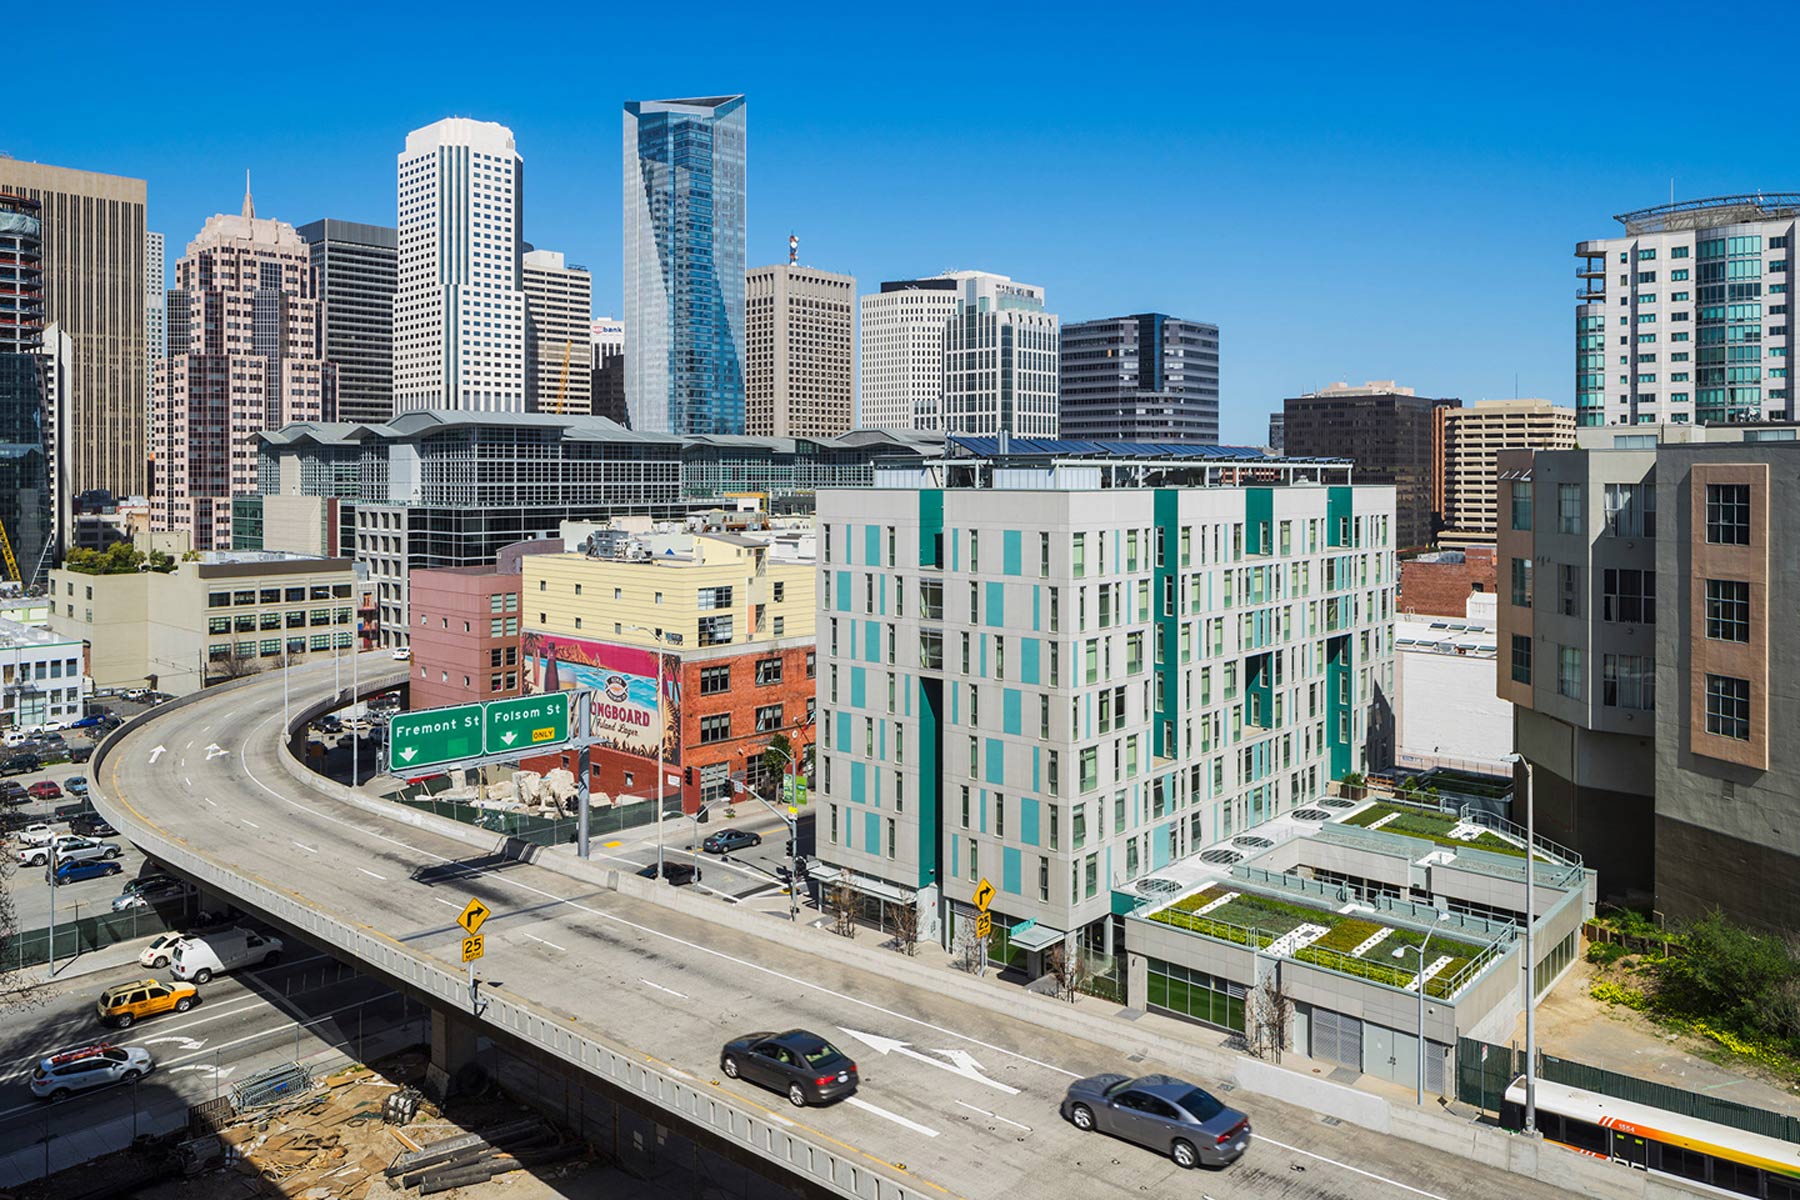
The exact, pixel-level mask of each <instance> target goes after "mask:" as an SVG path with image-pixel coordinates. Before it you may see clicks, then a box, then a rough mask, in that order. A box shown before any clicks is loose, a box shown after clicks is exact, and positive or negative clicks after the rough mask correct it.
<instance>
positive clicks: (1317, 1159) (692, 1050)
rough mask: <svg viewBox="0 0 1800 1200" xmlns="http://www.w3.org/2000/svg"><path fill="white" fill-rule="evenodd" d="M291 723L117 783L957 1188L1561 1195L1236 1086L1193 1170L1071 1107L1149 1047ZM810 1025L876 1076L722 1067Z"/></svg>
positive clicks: (205, 721) (826, 1131) (278, 869)
mask: <svg viewBox="0 0 1800 1200" xmlns="http://www.w3.org/2000/svg"><path fill="white" fill-rule="evenodd" d="M330 676H331V673H330V668H329V665H326V667H325V669H324V671H323V674H322V675H321V673H320V672H319V670H318V668H317V667H316V666H314V667H302V668H299V669H297V670H296V671H295V672H294V681H293V683H294V688H295V691H296V694H299V693H300V692H302V691H306V692H311V691H317V692H320V693H323V692H324V691H325V690H326V689H327V688H328V687H329V682H330ZM280 715H281V683H280V680H279V679H278V678H273V677H272V678H270V679H268V680H266V681H258V682H257V683H254V684H251V685H249V686H248V687H247V688H245V689H243V690H239V691H236V692H235V693H233V694H231V695H230V696H229V697H221V698H220V700H219V701H218V702H216V703H209V704H205V705H202V706H198V707H192V708H189V709H187V710H185V711H183V712H182V713H180V714H179V715H178V716H177V717H175V718H174V719H172V720H165V721H155V722H152V723H151V724H150V725H148V726H147V727H145V728H143V729H141V730H138V731H136V732H134V733H133V734H131V735H130V736H128V737H126V738H125V739H123V740H122V742H121V743H120V744H119V745H118V746H117V747H116V749H115V750H114V752H113V753H112V755H111V757H110V758H109V759H108V761H107V764H106V771H107V776H106V778H105V779H104V781H103V782H104V784H105V787H106V790H107V792H108V794H109V796H111V797H112V798H113V799H114V800H119V801H123V802H125V803H127V804H129V805H130V807H131V809H132V810H133V811H134V812H135V813H136V814H138V816H139V817H140V818H142V819H145V820H149V821H151V822H153V823H154V824H156V825H158V826H160V827H161V828H162V829H164V830H165V831H167V832H168V833H171V834H174V835H175V836H178V837H181V838H182V839H184V840H186V841H187V842H188V843H189V844H190V845H192V846H194V847H196V848H198V849H200V850H202V851H203V852H205V853H208V854H210V855H211V856H212V857H213V858H215V859H216V860H217V861H219V862H220V863H222V864H229V866H230V869H232V870H234V871H236V872H237V873H239V874H240V875H244V876H248V877H254V878H256V879H258V880H261V881H262V882H264V883H265V884H267V885H269V886H272V887H279V888H282V889H286V890H288V891H290V892H291V893H293V894H295V895H298V896H301V897H304V898H305V899H306V900H307V901H308V902H310V903H312V904H314V905H316V906H317V907H319V908H320V909H322V910H325V911H328V912H331V913H333V914H334V915H336V916H338V917H339V918H341V919H344V920H347V921H351V922H358V923H363V924H367V925H372V926H376V927H378V928H379V929H381V930H382V931H383V932H385V933H387V934H388V935H390V936H392V937H394V938H396V939H398V940H400V941H402V942H404V943H408V944H410V945H411V946H412V947H413V948H414V949H415V950H416V951H417V952H418V953H420V954H421V955H425V956H429V957H432V958H434V959H436V960H438V961H439V962H440V963H441V964H443V965H445V966H448V967H452V968H455V967H457V966H458V965H459V956H458V950H459V940H458V939H459V934H460V931H459V930H458V929H457V928H456V926H455V925H454V924H453V922H454V919H455V917H456V915H457V912H458V911H459V910H460V909H461V908H462V907H463V905H464V903H465V902H466V901H467V900H468V899H469V897H471V896H475V897H479V898H480V899H481V900H482V901H483V902H484V903H486V904H487V905H488V906H490V907H491V908H492V909H493V911H494V916H493V917H492V918H491V919H490V920H489V921H488V923H487V925H486V927H485V928H484V930H483V933H484V935H485V936H486V940H487V957H486V958H484V959H483V960H482V964H481V966H482V968H483V970H482V972H481V974H482V976H483V978H484V980H485V981H486V983H485V986H489V987H504V988H505V989H507V991H508V994H510V995H513V996H516V997H519V998H522V999H528V1000H529V1001H531V1002H532V1003H534V1004H536V1005H538V1006H539V1007H541V1008H542V1009H544V1010H546V1011H550V1012H554V1013H556V1014H557V1015H558V1017H559V1019H561V1020H563V1021H565V1022H567V1023H568V1024H570V1025H572V1026H575V1027H579V1028H581V1029H583V1030H585V1031H588V1032H591V1033H593V1034H595V1035H597V1036H600V1037H603V1038H605V1039H608V1040H610V1041H611V1042H613V1043H614V1044H616V1045H620V1046H628V1047H633V1048H635V1049H637V1050H639V1051H641V1052H643V1053H645V1054H647V1055H651V1056H654V1057H655V1058H656V1059H659V1060H661V1061H662V1062H664V1063H667V1064H669V1065H671V1066H673V1067H674V1068H676V1069H677V1070H680V1071H683V1072H686V1073H687V1074H688V1075H690V1076H691V1077H693V1078H695V1079H697V1080H699V1081H702V1082H708V1081H714V1080H718V1082H717V1083H715V1084H713V1086H717V1087H719V1088H721V1089H722V1090H725V1091H728V1092H730V1093H731V1094H733V1096H734V1097H735V1098H736V1099H737V1100H738V1101H739V1102H741V1103H747V1104H756V1105H760V1106H762V1107H763V1108H765V1109H766V1110H767V1111H768V1112H769V1113H770V1114H772V1119H777V1120H780V1121H783V1122H790V1123H792V1124H793V1125H795V1126H801V1127H804V1128H806V1129H808V1130H810V1131H812V1133H813V1135H814V1136H817V1137H819V1138H822V1139H828V1140H830V1141H832V1142H835V1143H838V1144H840V1145H848V1146H853V1147H856V1148H858V1149H860V1150H862V1151H863V1152H865V1153H867V1154H869V1155H870V1156H872V1157H874V1158H877V1159H879V1160H881V1161H883V1162H886V1163H890V1164H904V1170H905V1171H906V1172H907V1173H908V1174H910V1175H911V1176H913V1177H915V1178H916V1179H918V1180H922V1181H927V1182H929V1183H930V1184H932V1185H935V1186H937V1187H940V1188H942V1189H944V1190H945V1191H946V1192H947V1193H948V1194H949V1195H951V1196H962V1197H968V1198H971V1200H988V1198H990V1197H992V1198H996V1200H998V1198H1002V1197H1005V1198H1009V1200H1010V1198H1011V1197H1015V1196H1021V1195H1030V1196H1037V1197H1063V1196H1079V1197H1081V1198H1082V1200H1099V1198H1104V1197H1125V1196H1132V1197H1141V1196H1143V1195H1144V1194H1146V1193H1148V1194H1150V1195H1177V1194H1179V1195H1206V1196H1210V1197H1213V1200H1234V1198H1238V1197H1285V1198H1299V1197H1307V1198H1317V1200H1325V1198H1358V1200H1362V1198H1368V1200H1373V1198H1375V1197H1381V1198H1388V1197H1394V1196H1415V1197H1420V1196H1422V1197H1427V1198H1433V1197H1435V1198H1437V1200H1451V1198H1456V1200H1461V1198H1463V1197H1471V1196H1494V1197H1502V1196H1504V1197H1510V1198H1513V1200H1538V1198H1540V1197H1542V1198H1545V1200H1548V1198H1549V1197H1553V1196H1561V1195H1564V1194H1565V1193H1564V1192H1562V1191H1561V1190H1560V1189H1557V1188H1552V1187H1549V1186H1547V1185H1544V1184H1540V1183H1537V1182H1535V1181H1532V1180H1529V1179H1525V1178H1521V1177H1518V1176H1514V1175H1511V1174H1508V1173H1506V1172H1502V1171H1498V1170H1493V1169H1490V1168H1485V1167H1482V1166H1479V1165H1477V1164H1475V1163H1473V1162H1472V1161H1470V1160H1467V1159H1463V1158H1456V1157H1450V1156H1447V1155H1442V1154H1437V1153H1434V1152H1431V1151H1428V1150H1426V1149H1424V1148H1423V1147H1421V1146H1419V1145H1417V1144H1415V1143H1411V1142H1408V1141H1405V1140H1403V1139H1398V1138H1387V1137H1381V1136H1378V1135H1375V1134H1372V1133H1370V1132H1368V1131H1366V1130H1362V1129H1359V1128H1356V1127H1353V1126H1350V1125H1347V1124H1327V1123H1324V1122H1322V1121H1321V1120H1320V1119H1319V1118H1318V1117H1317V1116H1316V1115H1315V1114H1313V1113H1311V1112H1309V1111H1306V1110H1303V1109H1300V1108H1296V1107H1292V1106H1289V1105H1285V1104H1281V1103H1278V1102H1275V1101H1272V1100H1268V1099H1265V1098H1262V1097H1258V1096H1249V1095H1243V1094H1239V1093H1236V1092H1231V1093H1229V1094H1227V1095H1226V1097H1225V1098H1226V1099H1227V1100H1228V1101H1229V1102H1233V1103H1236V1104H1238V1105H1240V1106H1241V1107H1243V1108H1245V1109H1246V1110H1247V1111H1248V1112H1249V1113H1250V1116H1251V1118H1252V1120H1253V1122H1254V1123H1255V1128H1256V1136H1257V1141H1256V1144H1255V1145H1254V1146H1253V1147H1252V1148H1251V1151H1250V1153H1249V1154H1248V1155H1247V1156H1246V1157H1245V1158H1244V1159H1243V1160H1242V1161H1240V1162H1239V1163H1237V1164H1236V1165H1234V1166H1232V1167H1230V1168H1227V1169H1225V1170H1224V1171H1221V1172H1217V1173H1207V1174H1205V1175H1203V1176H1201V1177H1198V1178H1193V1177H1188V1176H1187V1175H1185V1174H1184V1173H1183V1172H1181V1171H1180V1170H1178V1169H1177V1168H1176V1167H1175V1166H1174V1165H1173V1164H1172V1163H1170V1162H1169V1161H1168V1159H1167V1158H1164V1157H1160V1156H1157V1155H1154V1154H1151V1153H1150V1152H1148V1151H1144V1150H1140V1149H1137V1148H1135V1147H1132V1146H1129V1145H1125V1144H1123V1143H1119V1142H1116V1141H1112V1140H1109V1139H1106V1138H1104V1137H1101V1136H1099V1135H1084V1134H1081V1133H1079V1132H1077V1131H1076V1130H1075V1129H1073V1128H1072V1127H1071V1126H1069V1125H1067V1124H1066V1123H1064V1122H1063V1121H1062V1120H1061V1119H1060V1118H1059V1116H1058V1112H1057V1108H1058V1104H1059V1102H1060V1100H1061V1098H1062V1095H1063V1092H1064V1090H1065V1089H1066V1087H1067V1086H1068V1083H1069V1082H1070V1081H1071V1080H1073V1079H1075V1078H1078V1077H1080V1076H1083V1075H1089V1074H1095V1073H1100V1072H1106V1071H1125V1072H1129V1073H1134V1074H1135V1073H1138V1072H1144V1073H1149V1072H1153V1071H1156V1070H1158V1069H1161V1068H1162V1064H1159V1063H1158V1062H1157V1061H1155V1060H1154V1059H1153V1058H1149V1057H1145V1056H1133V1057H1131V1058H1122V1057H1121V1055H1120V1054H1119V1053H1118V1052H1116V1051H1114V1050H1112V1049H1110V1048H1108V1047H1104V1046H1101V1045H1098V1044H1095V1043H1092V1042H1089V1041H1086V1040H1083V1039H1080V1038H1075V1037H1068V1036H1063V1035H1060V1034H1057V1033H1054V1032H1051V1031H1049V1030H1047V1029H1045V1028H1044V1027H1042V1026H1039V1025H1036V1024H1032V1023H1029V1022H1026V1021H1024V1020H1020V1019H1018V1018H1016V1017H1014V1016H1013V1015H1012V1014H1011V1013H1009V1012H1008V1011H1007V1004H1006V998H1005V994H1004V993H996V998H995V1003H993V1004H992V1005H986V1004H972V1003H969V1002H966V1001H964V1000H961V999H956V998H951V997H949V996H947V995H945V994H944V993H943V992H942V991H940V990H936V989H933V988H930V987H921V986H916V985H914V984H912V983H909V982H899V981H896V980H895V979H893V978H889V977H886V976H883V975H880V974H876V973H873V972H870V971H867V970H864V969H862V968H860V967H856V966H851V965H846V964H844V963H843V962H841V961H836V960H834V959H833V957H832V955H831V948H832V943H831V941H830V939H829V935H826V934H822V933H808V934H805V935H802V936H804V937H806V938H809V939H810V938H815V937H816V938H817V939H818V940H817V941H816V942H813V941H806V942H804V943H801V944H796V945H793V946H788V945H783V944H779V943H774V942H768V941H764V940H762V939H751V938H746V937H745V936H744V935H742V934H741V933H737V932H735V931H733V930H731V929H729V928H726V927H723V926H720V925H717V924H714V923H711V922H708V921H704V920H701V919H698V918H695V917H691V916H688V915H686V914H684V913H678V912H674V911H671V910H668V909H664V908H662V907H660V906H657V905H654V904H649V903H645V902H640V901H634V900H631V899H628V898H626V897H623V896H620V895H619V894H617V893H613V892H610V891H605V890H602V889H596V888H594V887H592V886H591V885H588V884H585V883H583V882H581V881H578V880H575V879H571V878H568V877H566V876H563V875H559V874H556V873H553V872H550V871H546V870H543V869H541V868H537V867H533V866H531V865H528V864H525V863H520V862H517V861H512V860H494V859H491V858H484V857H482V856H480V855H477V854H473V853H472V852H471V851H470V849H469V847H467V846H466V845H464V844H462V843H461V842H456V841H452V840H450V839H447V838H443V837H440V836H437V835H435V834H432V833H430V832H428V831H424V830H420V829H415V828H412V827H409V826H406V825H403V824H401V823H399V822H395V821H389V820H386V819H383V818H381V817H378V816H374V815H371V814H368V813H365V812H363V811H362V810H360V809H357V808H355V807H353V806H351V805H349V804H345V803H342V802H339V801H336V800H333V799H330V798H328V797H325V796H322V795H320V794H317V793H314V792H311V791H310V790H306V789H302V788H300V787H298V786H297V785H295V784H294V783H293V782H292V781H291V780H290V778H289V777H288V775H287V774H286V772H285V771H284V770H283V769H282V767H281V766H280V764H279V763H278V762H277V760H276V757H275V754H276V743H275V731H276V729H277V727H278V725H279V720H280ZM158 747H161V748H162V749H161V750H160V751H158V749H157V748H158ZM209 747H217V748H218V750H217V751H215V750H213V749H209ZM219 751H222V752H219ZM121 819H124V818H123V816H122V817H121ZM710 878H711V876H710V874H709V879H710ZM769 919H771V920H774V919H776V918H773V917H771V918H769ZM795 1026H799V1027H805V1028H810V1029H812V1030H815V1031H816V1032H819V1033H821V1034H824V1035H825V1036H827V1037H829V1038H831V1039H832V1040H834V1041H836V1042H838V1043H839V1044H840V1045H841V1046H843V1048H844V1049H846V1050H847V1051H848V1052H849V1053H850V1054H851V1055H852V1056H854V1057H855V1058H856V1060H857V1061H858V1063H859V1064H860V1066H861V1069H862V1073H863V1087H862V1089H861V1091H860V1093H859V1094H858V1095H857V1096H856V1097H855V1098H854V1099H852V1100H850V1101H846V1102H843V1103H840V1104H837V1105H833V1106H831V1107H829V1108H823V1109H809V1110H805V1111H800V1110H795V1109H792V1108H790V1107H789V1106H788V1105H787V1104H786V1102H785V1101H784V1100H783V1099H782V1098H780V1097H778V1096H775V1095H773V1094H771V1093H768V1092H763V1091H761V1090H759V1089H757V1088H756V1087H754V1086H753V1085H750V1084H747V1083H743V1082H737V1081H724V1080H720V1079H719V1072H718V1070H717V1067H718V1057H719V1048H720V1045H721V1043H722V1042H723V1041H724V1040H725V1038H726V1037H727V1036H730V1035H734V1034H738V1033H742V1032H746V1031H749V1030H754V1029H783V1028H789V1027H795ZM1196 1032H1197V1033H1198V1031H1196ZM1202 1036H1204V1035H1202ZM1197 1040H1198V1039H1197ZM1197 1082H1200V1083H1202V1084H1214V1081H1209V1080H1205V1079H1200V1080H1197Z"/></svg>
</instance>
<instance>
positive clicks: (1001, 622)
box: [987, 583, 1006, 629]
mask: <svg viewBox="0 0 1800 1200" xmlns="http://www.w3.org/2000/svg"><path fill="white" fill-rule="evenodd" d="M987 623H988V625H989V626H991V627H993V628H995V629H1005V628H1006V585H1005V584H1004V583H990V584H988V585H987Z"/></svg>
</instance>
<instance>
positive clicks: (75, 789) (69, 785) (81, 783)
mask: <svg viewBox="0 0 1800 1200" xmlns="http://www.w3.org/2000/svg"><path fill="white" fill-rule="evenodd" d="M62 786H63V791H65V792H67V793H69V795H71V796H85V795H87V793H88V782H87V776H86V775H71V776H69V777H68V778H67V779H65V780H63V781H62Z"/></svg>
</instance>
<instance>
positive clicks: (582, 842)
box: [573, 689, 594, 858]
mask: <svg viewBox="0 0 1800 1200" xmlns="http://www.w3.org/2000/svg"><path fill="white" fill-rule="evenodd" d="M591 700H592V697H591V696H589V695H588V692H587V690H586V689H583V690H581V691H578V692H576V693H575V698H574V701H573V703H574V704H575V705H576V706H577V707H578V708H580V710H581V711H580V712H578V713H576V714H575V717H574V720H575V728H576V730H577V731H578V737H579V739H580V742H579V747H580V748H579V749H577V750H576V752H575V807H576V813H575V819H576V822H577V825H576V829H577V833H576V835H575V853H576V855H577V856H578V857H580V858H586V857H588V786H589V781H588V770H589V768H588V743H589V741H590V739H591V738H592V736H593V720H594V706H593V704H592V703H590V701H591Z"/></svg>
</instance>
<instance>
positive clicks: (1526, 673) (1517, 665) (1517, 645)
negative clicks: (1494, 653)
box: [1512, 633, 1531, 683]
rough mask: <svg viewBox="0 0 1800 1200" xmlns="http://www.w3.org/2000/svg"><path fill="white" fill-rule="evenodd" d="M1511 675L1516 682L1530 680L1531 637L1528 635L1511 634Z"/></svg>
mask: <svg viewBox="0 0 1800 1200" xmlns="http://www.w3.org/2000/svg"><path fill="white" fill-rule="evenodd" d="M1512 677H1513V679H1514V680H1515V681H1516V682H1518V683H1530V682H1531V638H1530V637H1529V636H1528V635H1523V634H1517V633H1515V634H1513V639H1512Z"/></svg>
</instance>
